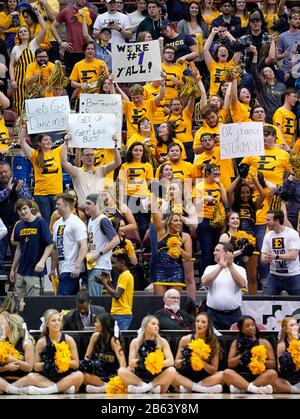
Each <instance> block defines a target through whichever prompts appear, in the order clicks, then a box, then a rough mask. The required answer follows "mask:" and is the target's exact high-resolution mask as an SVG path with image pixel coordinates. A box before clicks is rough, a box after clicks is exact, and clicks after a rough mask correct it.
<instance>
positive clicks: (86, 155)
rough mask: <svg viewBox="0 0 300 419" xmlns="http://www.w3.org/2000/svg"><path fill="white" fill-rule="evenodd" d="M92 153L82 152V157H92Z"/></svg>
mask: <svg viewBox="0 0 300 419" xmlns="http://www.w3.org/2000/svg"><path fill="white" fill-rule="evenodd" d="M93 156H94V154H93V153H89V154H83V155H82V157H93Z"/></svg>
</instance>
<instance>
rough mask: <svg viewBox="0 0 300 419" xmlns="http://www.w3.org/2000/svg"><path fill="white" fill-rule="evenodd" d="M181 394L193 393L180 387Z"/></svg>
mask: <svg viewBox="0 0 300 419" xmlns="http://www.w3.org/2000/svg"><path fill="white" fill-rule="evenodd" d="M179 393H191V391H190V390H189V389H187V388H185V387H184V386H179Z"/></svg>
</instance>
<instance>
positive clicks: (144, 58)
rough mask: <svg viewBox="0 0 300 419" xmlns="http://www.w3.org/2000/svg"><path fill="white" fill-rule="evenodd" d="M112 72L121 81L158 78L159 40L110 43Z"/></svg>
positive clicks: (159, 64)
mask: <svg viewBox="0 0 300 419" xmlns="http://www.w3.org/2000/svg"><path fill="white" fill-rule="evenodd" d="M112 74H113V75H114V76H115V80H116V81H117V82H122V83H139V82H145V81H153V80H160V79H161V57H160V47H159V41H158V40H156V41H149V42H136V43H134V44H112Z"/></svg>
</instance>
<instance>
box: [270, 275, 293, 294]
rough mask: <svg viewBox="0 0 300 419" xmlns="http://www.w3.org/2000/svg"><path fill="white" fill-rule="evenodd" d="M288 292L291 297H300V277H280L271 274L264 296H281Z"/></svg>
mask: <svg viewBox="0 0 300 419" xmlns="http://www.w3.org/2000/svg"><path fill="white" fill-rule="evenodd" d="M281 291H287V292H288V293H289V295H300V275H294V276H280V275H274V274H269V275H268V277H267V279H266V281H265V283H264V286H263V289H262V294H263V295H279V294H280V293H281Z"/></svg>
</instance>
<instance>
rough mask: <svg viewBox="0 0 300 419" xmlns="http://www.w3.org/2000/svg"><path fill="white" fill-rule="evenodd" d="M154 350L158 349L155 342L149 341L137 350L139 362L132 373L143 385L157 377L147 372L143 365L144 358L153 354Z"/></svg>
mask: <svg viewBox="0 0 300 419" xmlns="http://www.w3.org/2000/svg"><path fill="white" fill-rule="evenodd" d="M156 349H159V346H158V345H157V343H156V341H155V340H150V339H148V340H145V341H144V342H143V343H142V344H141V346H140V347H139V349H138V357H139V358H140V361H139V363H138V366H137V367H136V368H135V370H134V373H135V375H137V376H138V377H139V378H140V379H141V380H143V381H144V382H145V383H150V382H151V381H153V380H154V379H155V378H156V377H157V376H158V375H159V374H151V372H150V371H148V370H147V369H146V368H145V365H144V362H145V359H146V356H147V355H148V354H149V353H151V352H154V351H155V350H156Z"/></svg>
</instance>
